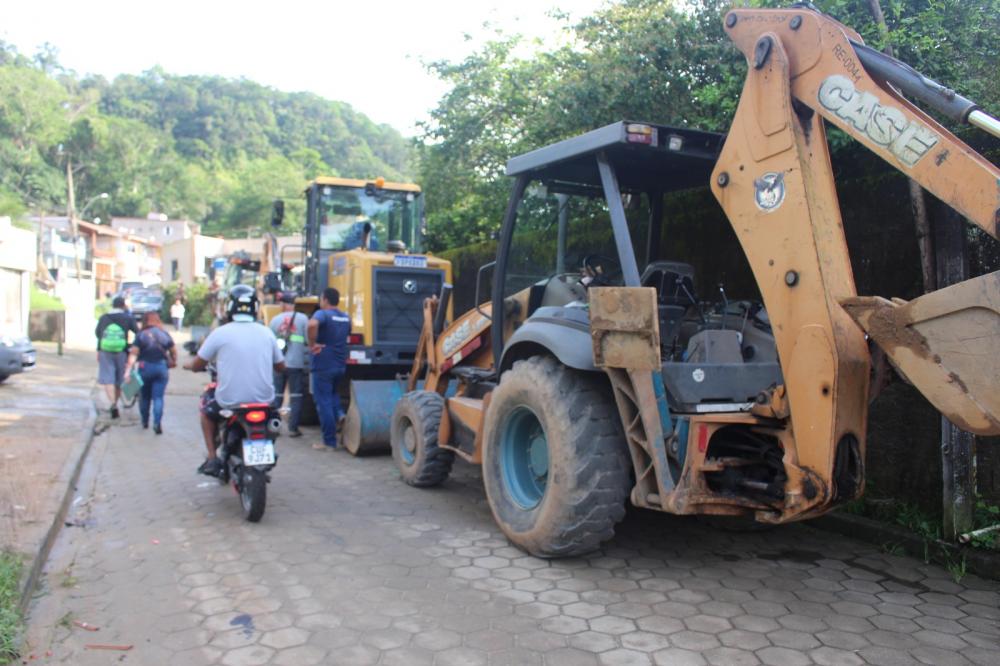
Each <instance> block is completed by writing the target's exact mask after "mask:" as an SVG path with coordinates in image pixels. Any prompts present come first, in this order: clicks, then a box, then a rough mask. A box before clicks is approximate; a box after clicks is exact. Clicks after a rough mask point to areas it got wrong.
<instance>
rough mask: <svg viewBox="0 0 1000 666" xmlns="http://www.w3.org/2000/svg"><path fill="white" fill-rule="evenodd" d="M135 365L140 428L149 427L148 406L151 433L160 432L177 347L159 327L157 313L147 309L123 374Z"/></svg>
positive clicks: (175, 362)
mask: <svg viewBox="0 0 1000 666" xmlns="http://www.w3.org/2000/svg"><path fill="white" fill-rule="evenodd" d="M136 363H138V364H139V376H140V377H142V389H141V393H139V417H140V418H141V419H142V427H143V428H148V427H149V408H150V407H152V408H153V432H155V433H156V434H157V435H162V434H163V426H162V422H163V396H164V394H165V393H166V391H167V381H168V380H169V378H170V370H169V368H174V367H177V347H176V346H175V345H174V339H173V338H171V337H170V334H169V333H167V332H166V331H165V330H163V321H161V320H160V314H159V313H158V312H147V313H146V314H145V315H143V317H142V331H140V332H139V335H137V336H136V337H135V344H133V345H132V349H131V351H130V352H129V356H128V363H127V364H126V365H125V374H126V375H128V374H129V372H131V371H132V366H133V365H135V364H136Z"/></svg>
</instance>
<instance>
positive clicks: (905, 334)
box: [841, 272, 1000, 435]
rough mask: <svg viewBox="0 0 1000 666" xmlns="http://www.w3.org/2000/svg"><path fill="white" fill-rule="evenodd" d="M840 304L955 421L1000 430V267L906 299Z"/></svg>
mask: <svg viewBox="0 0 1000 666" xmlns="http://www.w3.org/2000/svg"><path fill="white" fill-rule="evenodd" d="M841 305H842V306H843V307H844V309H845V310H846V311H847V312H848V314H850V315H851V317H853V318H854V320H855V321H856V322H858V324H859V325H860V326H861V327H862V328H863V329H864V330H865V332H866V333H868V335H869V336H871V338H872V339H873V340H874V341H875V342H876V343H877V344H878V345H879V347H881V348H882V349H883V350H884V351H885V353H886V355H887V356H888V357H889V358H890V360H891V361H892V363H893V364H894V365H895V366H896V369H897V370H899V372H900V373H901V374H902V375H903V376H904V377H905V378H906V379H907V380H908V381H909V382H910V383H911V384H913V385H914V386H915V387H916V388H917V389H918V390H919V391H920V392H921V393H923V394H924V397H926V398H927V399H928V400H929V401H930V402H931V404H933V405H934V407H936V408H937V409H938V411H940V412H941V413H942V414H943V415H944V416H945V417H947V418H948V419H949V420H950V421H951V422H952V423H954V424H955V425H956V426H958V427H959V428H962V429H963V430H967V431H969V432H972V433H975V434H977V435H1000V391H997V390H996V378H997V377H998V376H1000V272H997V273H991V274H989V275H984V276H982V277H978V278H974V279H972V280H966V281H965V282H960V283H959V284H956V285H953V286H950V287H946V288H944V289H939V290H938V291H934V292H931V293H929V294H925V295H923V296H921V297H919V298H916V299H914V300H912V301H908V302H907V301H902V300H899V299H896V300H893V301H887V300H885V299H883V298H878V297H871V296H864V297H854V298H848V299H845V300H844V301H843V302H842V303H841Z"/></svg>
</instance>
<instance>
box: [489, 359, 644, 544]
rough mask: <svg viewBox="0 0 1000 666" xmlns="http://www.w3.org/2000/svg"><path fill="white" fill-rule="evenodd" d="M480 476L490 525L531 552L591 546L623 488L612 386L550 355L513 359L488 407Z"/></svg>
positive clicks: (621, 508)
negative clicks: (491, 522) (491, 514)
mask: <svg viewBox="0 0 1000 666" xmlns="http://www.w3.org/2000/svg"><path fill="white" fill-rule="evenodd" d="M483 483H484V485H485V486H486V496H487V499H488V501H489V505H490V509H491V510H492V511H493V517H494V518H495V519H496V521H497V524H498V525H500V528H501V529H502V530H503V532H504V534H506V535H507V538H508V539H510V540H511V541H512V542H514V543H515V544H516V545H517V546H519V547H521V548H523V549H524V550H526V551H528V552H529V553H531V554H532V555H536V556H539V557H568V556H573V555H582V554H584V553H588V552H590V551H592V550H595V549H596V548H597V547H598V546H600V544H601V543H602V542H604V541H607V540H608V539H610V538H611V537H612V536H614V526H615V524H616V523H618V522H619V521H621V519H622V518H624V516H625V500H626V498H627V497H628V490H629V461H628V453H627V448H626V444H625V438H624V435H623V434H622V429H621V421H620V419H619V417H618V413H617V410H616V408H615V405H614V401H613V399H612V398H611V396H610V391H608V390H607V388H606V387H605V386H603V385H602V384H601V382H600V381H599V378H598V377H594V376H591V375H588V374H584V373H581V372H577V371H574V370H571V369H569V368H567V367H565V366H564V365H562V364H561V363H559V362H557V361H556V360H555V359H553V358H550V357H534V358H531V359H528V360H524V361H519V362H517V363H515V364H514V367H513V368H511V369H510V370H509V371H508V372H507V373H505V374H504V375H503V377H502V378H501V380H500V385H499V386H498V387H497V388H496V389H495V390H494V391H493V395H492V398H491V402H490V406H489V410H488V413H487V415H486V423H485V429H484V437H483Z"/></svg>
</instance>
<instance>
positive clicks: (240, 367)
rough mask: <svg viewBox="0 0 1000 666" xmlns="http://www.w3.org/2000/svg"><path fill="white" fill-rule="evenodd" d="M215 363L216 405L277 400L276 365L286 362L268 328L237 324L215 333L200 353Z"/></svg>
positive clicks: (254, 323)
mask: <svg viewBox="0 0 1000 666" xmlns="http://www.w3.org/2000/svg"><path fill="white" fill-rule="evenodd" d="M198 356H199V357H200V358H201V359H203V360H205V361H210V362H211V361H215V368H216V371H217V373H218V376H219V377H218V385H217V386H216V388H215V401H216V402H217V403H219V405H221V406H222V407H235V406H236V405H240V404H242V403H247V402H271V401H273V400H274V365H275V363H281V362H282V361H284V360H285V357H284V356H283V355H282V353H281V350H280V349H278V340H277V338H275V337H274V333H272V332H271V329H269V328H268V327H267V326H263V325H261V324H259V323H257V322H238V321H234V322H231V323H229V324H226V325H224V326H220V327H219V328H217V329H215V330H214V331H212V333H211V334H210V335H209V336H208V337H207V338H205V342H203V343H202V344H201V348H200V349H199V350H198Z"/></svg>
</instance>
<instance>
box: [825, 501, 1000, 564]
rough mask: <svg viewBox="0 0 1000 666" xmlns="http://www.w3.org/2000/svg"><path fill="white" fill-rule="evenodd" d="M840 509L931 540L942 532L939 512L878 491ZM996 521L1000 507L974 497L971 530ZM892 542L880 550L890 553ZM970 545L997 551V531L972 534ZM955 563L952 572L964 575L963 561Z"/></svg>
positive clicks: (999, 534) (999, 535)
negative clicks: (974, 503) (974, 535)
mask: <svg viewBox="0 0 1000 666" xmlns="http://www.w3.org/2000/svg"><path fill="white" fill-rule="evenodd" d="M870 490H871V489H870ZM841 511H843V512H844V513H850V514H853V515H856V516H864V517H865V518H871V519H873V520H878V521H880V522H883V523H890V524H893V525H898V526H900V527H902V528H904V529H906V530H909V531H910V532H913V533H914V534H916V535H917V536H920V537H923V538H924V539H929V540H932V541H933V540H937V539H940V538H941V536H942V533H943V532H944V526H943V524H942V522H941V516H940V515H939V514H933V513H930V512H928V511H924V510H923V509H921V508H920V507H918V506H916V505H915V504H910V503H907V502H901V501H899V500H897V499H894V498H891V497H879V496H878V494H877V492H870V491H869V492H868V493H866V494H865V495H864V496H862V497H859V498H858V499H856V500H852V501H850V502H848V503H847V504H845V505H844V506H843V507H842V508H841ZM998 523H1000V507H998V506H996V505H993V504H990V503H989V502H987V501H986V500H984V499H982V498H981V497H978V498H976V507H975V511H974V514H973V522H972V529H973V530H978V529H981V528H984V527H990V526H992V525H996V524H998ZM892 545H893V544H886V545H885V546H883V550H886V552H889V548H888V547H891V546H892ZM969 545H970V546H972V547H973V548H979V549H982V550H1000V532H991V533H988V534H984V535H982V536H979V537H974V538H973V539H972V541H971V542H970V543H969ZM954 566H955V569H956V571H954V572H952V573H953V575H957V572H958V570H961V575H965V574H964V568H965V565H964V562H962V563H955V565H954ZM949 569H950V567H949Z"/></svg>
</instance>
